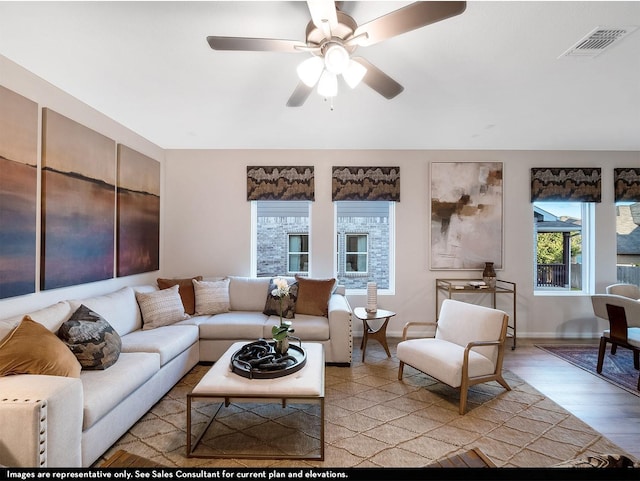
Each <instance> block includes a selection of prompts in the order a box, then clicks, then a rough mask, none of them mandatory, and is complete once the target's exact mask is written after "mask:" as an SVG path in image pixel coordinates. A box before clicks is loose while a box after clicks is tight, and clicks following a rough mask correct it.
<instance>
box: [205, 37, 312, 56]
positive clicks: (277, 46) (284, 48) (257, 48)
mask: <svg viewBox="0 0 640 481" xmlns="http://www.w3.org/2000/svg"><path fill="white" fill-rule="evenodd" d="M207 42H208V43H209V46H210V47H211V48H212V49H214V50H244V51H250V52H288V53H300V52H303V51H304V50H301V48H302V49H304V48H306V47H307V44H306V43H304V42H300V41H298V40H279V39H276V38H245V37H216V36H209V37H207Z"/></svg>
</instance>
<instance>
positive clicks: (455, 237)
mask: <svg viewBox="0 0 640 481" xmlns="http://www.w3.org/2000/svg"><path fill="white" fill-rule="evenodd" d="M502 172H503V168H502V162H432V163H431V232H430V237H431V239H430V248H431V252H430V268H431V269H432V270H439V269H443V270H446V269H457V270H474V269H483V268H484V265H485V262H493V263H494V267H495V268H496V269H502V262H503V259H502V251H503V205H502V198H503V175H502Z"/></svg>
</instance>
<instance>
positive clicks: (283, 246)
mask: <svg viewBox="0 0 640 481" xmlns="http://www.w3.org/2000/svg"><path fill="white" fill-rule="evenodd" d="M310 205H311V202H310V201H306V200H304V201H294V200H284V201H280V200H254V201H252V202H251V218H252V227H253V232H252V243H253V245H252V253H253V256H254V259H253V260H252V266H253V269H254V272H252V275H256V276H265V277H266V276H280V275H293V274H295V273H308V272H309V269H310V258H309V252H310V251H309V242H310V239H309V231H310V229H309V208H310Z"/></svg>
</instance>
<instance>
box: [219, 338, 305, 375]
mask: <svg viewBox="0 0 640 481" xmlns="http://www.w3.org/2000/svg"><path fill="white" fill-rule="evenodd" d="M275 345H276V343H275V341H267V340H265V339H260V340H258V341H255V342H250V343H248V344H245V345H244V346H242V348H240V349H238V350H237V351H236V352H235V353H234V354H233V356H231V370H232V371H233V372H234V373H236V374H238V375H240V376H242V377H246V378H249V379H275V378H278V377H282V376H287V375H289V374H293V373H294V372H297V371H299V370H300V369H302V368H303V367H304V365H305V364H306V362H307V353H306V352H305V350H304V349H303V348H302V347H300V346H296V345H294V344H289V349H287V353H286V354H285V355H282V354H279V353H277V352H276V349H275Z"/></svg>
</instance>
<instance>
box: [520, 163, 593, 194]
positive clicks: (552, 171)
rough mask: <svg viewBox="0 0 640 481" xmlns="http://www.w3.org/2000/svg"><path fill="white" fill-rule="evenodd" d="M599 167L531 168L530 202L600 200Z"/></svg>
mask: <svg viewBox="0 0 640 481" xmlns="http://www.w3.org/2000/svg"><path fill="white" fill-rule="evenodd" d="M601 177H602V175H601V169H600V168H577V167H574V168H549V167H543V168H533V169H531V202H536V201H538V202H539V201H553V202H600V200H601V183H602V180H601Z"/></svg>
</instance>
